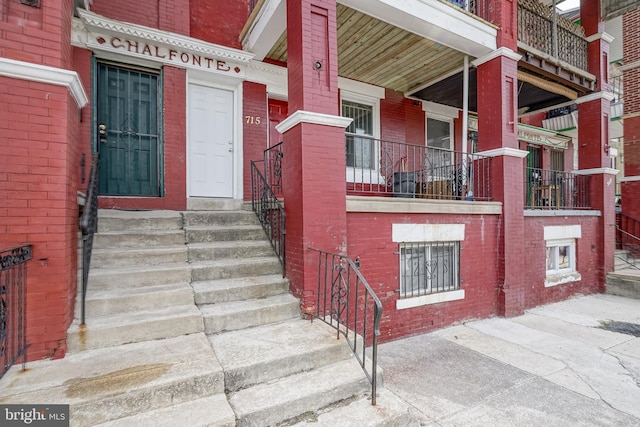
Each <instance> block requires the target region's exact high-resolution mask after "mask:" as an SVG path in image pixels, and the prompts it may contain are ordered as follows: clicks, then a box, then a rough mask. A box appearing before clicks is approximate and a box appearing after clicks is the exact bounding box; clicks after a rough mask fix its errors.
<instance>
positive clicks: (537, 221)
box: [522, 216, 602, 308]
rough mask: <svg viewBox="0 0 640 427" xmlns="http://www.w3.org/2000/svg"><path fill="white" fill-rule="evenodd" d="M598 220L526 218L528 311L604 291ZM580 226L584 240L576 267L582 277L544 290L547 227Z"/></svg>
mask: <svg viewBox="0 0 640 427" xmlns="http://www.w3.org/2000/svg"><path fill="white" fill-rule="evenodd" d="M598 223H599V218H598V217H582V216H580V217H564V218H563V217H553V218H549V217H526V218H525V227H526V230H527V233H526V241H525V252H526V254H527V256H526V257H525V258H524V269H523V274H522V280H523V281H524V287H523V290H524V301H525V308H531V307H535V306H537V305H541V304H549V303H551V302H556V301H561V300H564V299H567V298H569V297H571V296H574V295H577V294H589V293H594V292H599V291H600V290H601V285H602V279H601V277H600V276H599V275H600V271H601V269H602V267H601V265H600V261H599V255H598V252H599V251H600V250H601V248H599V247H598V246H599V245H598V243H597V242H598V240H599V238H600V231H599V225H598ZM568 225H580V226H581V230H582V237H581V238H580V239H577V241H576V261H577V262H576V268H577V270H578V272H579V273H580V275H581V280H580V281H578V282H571V283H565V284H562V285H557V286H552V287H549V288H545V287H544V280H545V276H546V265H545V257H546V252H545V251H546V242H545V240H544V227H545V226H568Z"/></svg>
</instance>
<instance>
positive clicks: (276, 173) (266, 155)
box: [262, 142, 284, 196]
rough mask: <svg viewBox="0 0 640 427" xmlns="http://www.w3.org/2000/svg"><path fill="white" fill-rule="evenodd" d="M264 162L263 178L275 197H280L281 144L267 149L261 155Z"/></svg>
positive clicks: (282, 155)
mask: <svg viewBox="0 0 640 427" xmlns="http://www.w3.org/2000/svg"><path fill="white" fill-rule="evenodd" d="M262 156H263V160H264V177H265V179H266V180H267V184H269V187H271V190H272V191H273V193H274V194H276V195H277V196H280V195H282V158H283V157H284V152H283V151H282V142H280V143H278V144H276V145H274V146H272V147H269V148H267V149H266V150H264V152H263V153H262Z"/></svg>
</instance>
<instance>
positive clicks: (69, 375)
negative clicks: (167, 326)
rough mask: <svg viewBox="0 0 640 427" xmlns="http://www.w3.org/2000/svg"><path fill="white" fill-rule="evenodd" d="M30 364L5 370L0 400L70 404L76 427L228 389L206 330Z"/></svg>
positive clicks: (187, 400)
mask: <svg viewBox="0 0 640 427" xmlns="http://www.w3.org/2000/svg"><path fill="white" fill-rule="evenodd" d="M28 367H29V369H28V370H26V371H24V372H23V371H21V370H20V369H11V370H10V371H9V372H7V374H6V375H5V377H4V378H3V379H2V380H3V386H2V387H0V401H5V402H7V401H9V402H11V403H15V404H32V403H33V402H46V403H48V404H69V405H70V412H71V417H70V418H71V420H72V424H71V425H73V426H78V427H83V426H93V425H96V424H100V423H104V422H107V421H111V420H117V419H120V418H123V417H128V416H131V415H135V414H138V413H141V412H146V411H153V410H156V409H159V408H164V407H167V406H170V405H177V404H181V403H184V402H190V401H195V400H198V399H201V398H204V397H207V396H213V395H219V394H221V393H224V376H223V372H222V368H221V367H220V364H219V363H218V361H217V359H216V357H215V355H214V354H213V351H212V350H211V346H210V345H209V342H208V341H207V338H206V337H205V335H204V334H202V333H198V334H193V335H186V336H180V337H176V338H171V339H163V340H156V341H146V342H141V343H134V344H128V345H122V346H118V347H109V348H102V349H96V350H89V351H83V352H79V353H72V354H67V356H66V357H65V358H64V359H59V360H41V361H36V362H30V363H29V365H28ZM185 416H186V415H185ZM140 425H143V424H140ZM175 425H190V424H189V423H186V424H175Z"/></svg>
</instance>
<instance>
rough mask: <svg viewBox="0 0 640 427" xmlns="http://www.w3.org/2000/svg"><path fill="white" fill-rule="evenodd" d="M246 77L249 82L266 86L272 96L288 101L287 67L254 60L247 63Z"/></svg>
mask: <svg viewBox="0 0 640 427" xmlns="http://www.w3.org/2000/svg"><path fill="white" fill-rule="evenodd" d="M246 76H247V80H249V81H252V82H255V83H262V84H264V85H266V86H267V92H268V93H269V95H270V96H271V95H276V97H278V98H281V99H287V96H288V89H287V88H288V81H287V69H286V68H285V67H280V66H278V65H273V64H268V63H266V62H260V61H256V60H252V61H249V63H247V72H246Z"/></svg>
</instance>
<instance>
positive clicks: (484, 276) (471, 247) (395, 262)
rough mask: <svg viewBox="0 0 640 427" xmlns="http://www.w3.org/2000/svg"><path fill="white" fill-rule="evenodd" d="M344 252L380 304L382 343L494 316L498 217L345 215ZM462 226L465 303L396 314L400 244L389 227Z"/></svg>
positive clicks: (433, 306)
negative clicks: (355, 261) (357, 259)
mask: <svg viewBox="0 0 640 427" xmlns="http://www.w3.org/2000/svg"><path fill="white" fill-rule="evenodd" d="M347 222H348V227H349V228H348V241H349V245H348V254H349V256H350V257H351V258H355V257H356V256H358V257H360V262H361V269H360V270H361V272H362V273H363V274H364V277H365V278H366V279H367V281H368V282H369V285H371V287H372V288H373V290H374V292H375V293H376V294H377V296H378V297H379V298H380V301H381V302H382V305H383V320H382V323H381V331H382V337H381V339H382V340H389V339H397V338H399V337H401V336H408V335H414V334H419V333H424V332H428V331H432V330H434V329H437V328H442V327H445V326H449V325H451V324H453V323H456V322H461V321H463V320H467V319H478V318H484V317H489V316H492V315H496V314H497V288H498V277H497V264H498V262H499V259H498V258H499V256H498V253H497V247H496V242H497V239H498V237H499V228H500V219H499V216H497V215H439V214H429V215H426V214H380V213H376V214H372V213H349V214H348V215H347ZM394 223H416V224H424V223H429V224H450V223H458V224H459V223H464V224H465V240H464V241H463V242H461V244H460V246H461V251H460V279H461V280H462V284H461V289H464V291H465V298H464V300H459V301H451V302H445V303H440V304H430V305H424V306H420V307H414V308H409V309H402V310H396V301H397V300H398V297H399V294H398V291H399V288H400V285H399V268H400V267H399V263H400V261H399V255H398V252H399V245H398V243H395V242H392V224H394Z"/></svg>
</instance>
